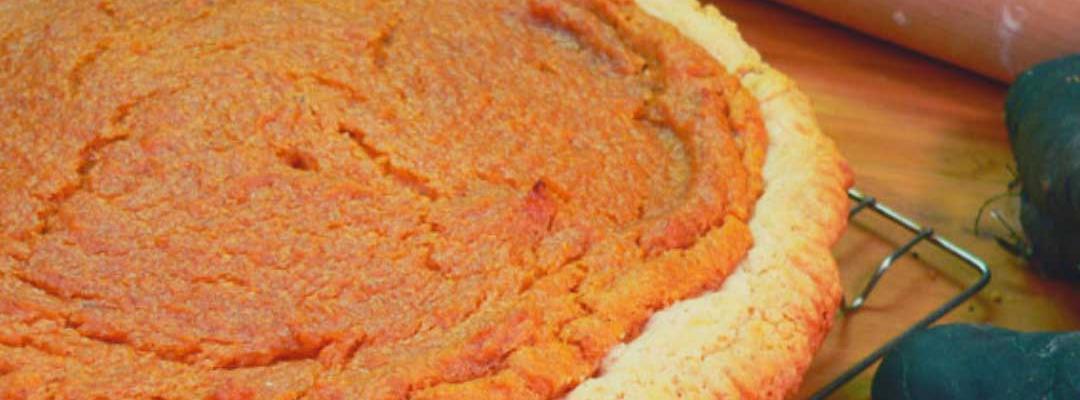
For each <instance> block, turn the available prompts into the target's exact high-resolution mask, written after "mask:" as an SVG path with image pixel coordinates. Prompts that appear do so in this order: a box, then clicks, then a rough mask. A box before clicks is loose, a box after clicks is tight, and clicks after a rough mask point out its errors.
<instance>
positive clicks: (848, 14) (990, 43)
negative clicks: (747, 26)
mask: <svg viewBox="0 0 1080 400" xmlns="http://www.w3.org/2000/svg"><path fill="white" fill-rule="evenodd" d="M774 1H777V2H780V3H784V4H787V5H790V6H792V7H795V8H798V9H801V10H803V11H806V12H809V13H811V14H815V15H818V16H820V17H823V18H826V19H829V20H831V21H834V22H837V23H840V24H842V25H845V26H849V27H852V28H854V29H857V30H860V31H862V32H865V33H868V34H871V35H874V36H877V37H880V38H883V39H885V40H888V41H891V42H893V43H896V44H899V45H901V46H905V47H908V48H911V49H914V50H916V51H918V52H921V53H924V54H927V55H930V56H933V57H936V58H939V59H942V60H945V61H948V62H950V63H952V64H955V65H958V66H960V67H963V68H966V69H969V70H972V71H975V72H978V73H980V74H982V75H985V76H988V77H991V78H993V79H997V80H1000V81H1002V82H1012V81H1013V79H1014V78H1015V77H1016V74H1018V73H1020V72H1021V71H1023V70H1025V69H1027V68H1028V67H1030V66H1033V65H1035V64H1037V63H1039V62H1040V61H1046V60H1049V59H1051V58H1057V57H1060V56H1063V55H1066V54H1070V53H1080V1H1076V0H833V1H821V0H774Z"/></svg>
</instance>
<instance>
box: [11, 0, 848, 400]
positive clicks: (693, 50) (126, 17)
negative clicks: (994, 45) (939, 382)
mask: <svg viewBox="0 0 1080 400" xmlns="http://www.w3.org/2000/svg"><path fill="white" fill-rule="evenodd" d="M0 122H2V123H0V399H8V398H11V399H22V398H29V399H36V398H72V399H83V398H86V399H89V398H167V399H172V398H177V399H187V398H216V399H263V398H273V399H293V398H317V399H354V398H355V399H368V398H371V399H399V398H413V399H428V398H430V399H444V398H461V399H474V398H553V397H570V398H666V397H684V398H713V397H724V398H726V397H749V398H778V397H783V396H785V395H788V394H790V393H792V392H793V391H794V390H796V389H797V387H798V384H799V381H800V379H801V378H800V377H801V374H802V372H803V371H805V369H806V367H807V365H808V364H809V360H810V357H811V356H812V354H813V351H814V350H815V349H816V347H817V346H818V344H820V341H821V339H822V337H823V336H824V334H825V332H826V331H827V329H828V326H829V323H830V320H831V316H832V313H833V310H834V309H835V306H836V303H837V301H838V299H839V293H840V292H839V286H838V279H837V277H836V271H835V266H834V265H833V260H832V258H831V256H830V255H829V253H828V246H829V245H830V244H831V243H832V242H833V241H835V239H836V237H837V236H838V235H839V233H840V232H841V231H842V229H843V227H844V210H845V207H846V200H845V198H844V195H843V190H844V188H845V187H846V186H847V185H848V184H849V181H850V174H849V173H848V172H847V169H846V165H845V164H844V162H843V160H842V159H841V158H840V157H839V155H838V154H837V153H836V150H835V148H834V146H833V145H832V143H831V142H830V141H829V140H828V139H826V138H825V137H824V136H823V135H821V133H820V132H819V131H818V130H817V128H816V125H815V123H814V121H813V118H812V115H811V113H810V108H809V106H808V105H807V102H806V100H805V97H803V96H802V95H801V94H800V93H799V92H798V91H797V90H796V89H795V88H794V86H793V85H792V84H791V83H790V81H787V80H786V78H784V77H783V76H782V75H779V74H778V73H776V72H775V71H773V70H771V69H770V68H769V67H768V66H767V65H765V64H763V63H761V62H760V59H759V58H758V56H757V54H756V53H755V52H754V51H753V50H752V49H750V48H749V47H748V46H746V45H745V43H743V42H742V41H741V39H740V38H739V37H738V34H737V33H736V32H735V31H734V27H733V26H732V25H731V24H730V23H729V22H727V21H726V20H724V19H723V17H721V16H720V15H719V14H718V13H717V12H716V11H715V10H714V9H711V8H702V7H700V6H699V5H698V4H697V3H696V1H695V0H676V1H665V0H639V1H638V2H633V1H629V0H502V1H496V0H459V1H454V2H440V1H422V0H395V1H370V0H369V1H364V0H350V1H301V2H289V1H265V2H262V1H258V2H257V1H180V2H149V1H117V2H109V1H102V2H98V3H89V2H85V3H79V4H73V3H66V2H53V1H47V2H33V3H30V2H22V1H16V2H7V3H3V4H0Z"/></svg>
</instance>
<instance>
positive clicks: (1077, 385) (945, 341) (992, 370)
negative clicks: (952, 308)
mask: <svg viewBox="0 0 1080 400" xmlns="http://www.w3.org/2000/svg"><path fill="white" fill-rule="evenodd" d="M872 390H873V399H874V400H924V399H957V400H963V399H972V400H997V399H1001V400H1006V399H1007V400H1013V399H1047V400H1056V399H1062V400H1063V399H1080V333H1077V332H1073V333H1019V332H1015V331H1010V330H1007V329H1001V328H995V327H991V326H985V325H970V324H954V325H943V326H938V327H934V328H930V329H927V330H924V331H920V332H918V333H915V334H914V335H912V336H910V337H908V338H907V339H906V340H904V341H903V342H901V343H900V345H899V346H898V347H897V348H895V349H894V350H893V351H891V352H889V354H887V355H886V356H885V359H884V360H883V361H882V363H881V366H880V367H879V368H878V371H877V373H876V374H875V375H874V382H873V389H872Z"/></svg>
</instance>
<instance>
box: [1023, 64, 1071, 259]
mask: <svg viewBox="0 0 1080 400" xmlns="http://www.w3.org/2000/svg"><path fill="white" fill-rule="evenodd" d="M1005 119H1006V121H1005V122H1006V125H1007V127H1008V129H1009V140H1010V141H1011V142H1012V146H1013V153H1014V154H1015V155H1016V163H1017V167H1018V169H1019V172H1020V181H1021V183H1022V193H1021V223H1022V224H1023V226H1024V232H1025V234H1026V235H1027V237H1028V240H1029V241H1031V242H1032V245H1033V250H1034V251H1033V257H1034V260H1033V261H1034V264H1035V265H1037V266H1038V267H1039V269H1040V270H1041V271H1042V272H1043V273H1044V274H1045V275H1047V276H1049V277H1054V278H1066V279H1072V280H1077V279H1080V55H1075V56H1070V57H1065V58H1061V59H1057V60H1053V61H1050V62H1047V63H1044V64H1040V65H1038V66H1036V67H1034V68H1032V69H1030V70H1028V71H1026V72H1024V73H1023V74H1021V75H1020V76H1019V77H1018V78H1017V80H1016V82H1015V83H1014V84H1013V86H1012V88H1010V89H1009V95H1008V98H1007V100H1006V105H1005Z"/></svg>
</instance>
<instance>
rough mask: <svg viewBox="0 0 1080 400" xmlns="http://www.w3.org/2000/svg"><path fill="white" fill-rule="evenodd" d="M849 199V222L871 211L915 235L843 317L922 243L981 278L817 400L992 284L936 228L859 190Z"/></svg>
mask: <svg viewBox="0 0 1080 400" xmlns="http://www.w3.org/2000/svg"><path fill="white" fill-rule="evenodd" d="M848 197H850V198H851V200H853V201H854V202H855V205H854V206H852V208H851V211H850V212H849V213H848V219H852V218H855V216H857V215H859V214H860V213H862V212H863V211H867V210H870V211H873V212H874V213H876V214H878V215H880V216H882V217H885V219H887V220H889V221H891V222H892V223H893V224H896V225H898V226H900V227H902V228H904V229H905V230H907V231H909V232H910V233H912V234H913V235H914V236H912V238H911V239H910V240H908V241H907V242H906V243H904V244H902V245H900V246H899V247H897V248H896V249H894V250H893V251H892V253H889V255H887V256H886V257H885V258H884V259H883V260H881V263H880V264H878V267H877V269H876V270H874V273H873V275H871V276H870V280H869V281H868V282H867V283H866V286H864V287H863V288H862V290H861V291H860V292H859V294H858V295H857V296H856V297H855V298H854V299H852V300H851V301H850V302H848V301H846V300H845V301H844V304H843V306H842V309H843V311H844V314H851V313H853V312H856V311H858V310H859V309H860V308H862V306H863V304H866V299H867V298H868V297H869V296H870V294H871V293H872V292H873V291H874V287H876V286H877V284H878V281H879V280H881V277H882V276H885V274H886V273H888V272H889V269H890V268H892V266H893V264H894V263H896V260H898V259H900V258H903V257H904V255H906V254H908V253H909V252H911V249H912V248H913V247H915V245H917V244H919V243H922V242H927V243H930V244H933V245H935V246H937V247H938V248H940V249H942V250H944V251H945V252H946V253H948V254H949V255H951V256H953V257H956V258H957V259H959V260H960V261H962V262H963V263H964V265H966V266H968V267H971V269H973V270H975V272H977V273H978V274H979V279H978V280H976V281H975V282H974V283H973V284H971V285H970V286H968V287H967V288H965V289H964V291H962V292H960V294H957V295H956V296H955V297H953V298H951V299H949V301H947V302H945V303H944V304H942V305H941V306H940V307H938V308H936V309H934V311H931V312H930V313H929V314H927V315H926V316H924V317H923V318H922V319H920V320H919V321H918V322H916V323H915V324H914V325H912V326H910V327H908V328H907V330H905V331H904V332H903V333H901V334H900V335H898V336H896V337H894V338H892V339H890V340H889V341H888V342H887V343H885V344H884V345H882V346H881V347H879V348H878V349H877V350H874V352H872V353H870V355H868V356H866V357H865V358H863V359H862V360H860V361H859V362H857V363H855V365H853V366H851V368H848V370H847V371H844V373H842V374H840V376H838V377H836V379H833V380H832V381H831V382H829V383H828V384H827V385H825V386H823V387H822V388H821V389H818V391H817V392H815V393H814V394H813V395H811V396H810V398H811V399H815V400H817V399H824V398H825V397H826V396H828V395H830V394H832V393H833V392H835V391H836V390H837V389H839V388H840V387H841V386H843V385H844V384H846V383H848V382H849V381H851V380H852V379H854V378H855V377H856V376H858V375H859V374H860V373H862V372H863V371H865V370H866V369H867V368H870V366H871V365H874V363H875V362H877V361H878V360H879V359H881V357H883V356H885V353H887V352H889V350H892V348H893V347H895V346H896V345H897V343H899V342H900V341H901V340H903V339H904V338H906V337H907V336H908V335H911V334H912V333H914V332H916V331H919V330H922V329H925V328H926V327H928V326H930V324H933V323H934V322H936V321H937V320H938V319H941V317H942V316H944V315H945V314H947V313H948V312H949V311H952V310H953V309H955V308H956V307H957V306H959V305H960V304H961V303H963V302H965V301H967V300H968V299H970V298H971V297H972V296H975V294H976V293H978V292H979V291H980V290H982V289H983V288H984V287H986V284H987V283H989V282H990V269H989V268H987V266H986V263H985V262H983V261H982V260H981V259H979V258H978V257H976V256H975V255H973V254H971V252H969V251H967V250H964V249H963V248H962V247H960V246H957V245H955V244H953V243H952V242H950V241H948V240H946V239H945V238H943V237H941V236H939V235H938V234H936V233H934V229H933V228H930V227H923V226H921V225H919V224H917V223H915V221H912V220H911V219H910V218H908V217H905V216H904V215H902V214H900V213H898V212H896V211H895V210H893V209H892V208H889V207H888V206H886V205H884V204H881V203H880V202H878V201H877V199H876V198H874V197H873V196H869V195H866V194H864V193H862V192H860V191H859V190H858V189H854V188H852V189H849V190H848Z"/></svg>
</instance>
